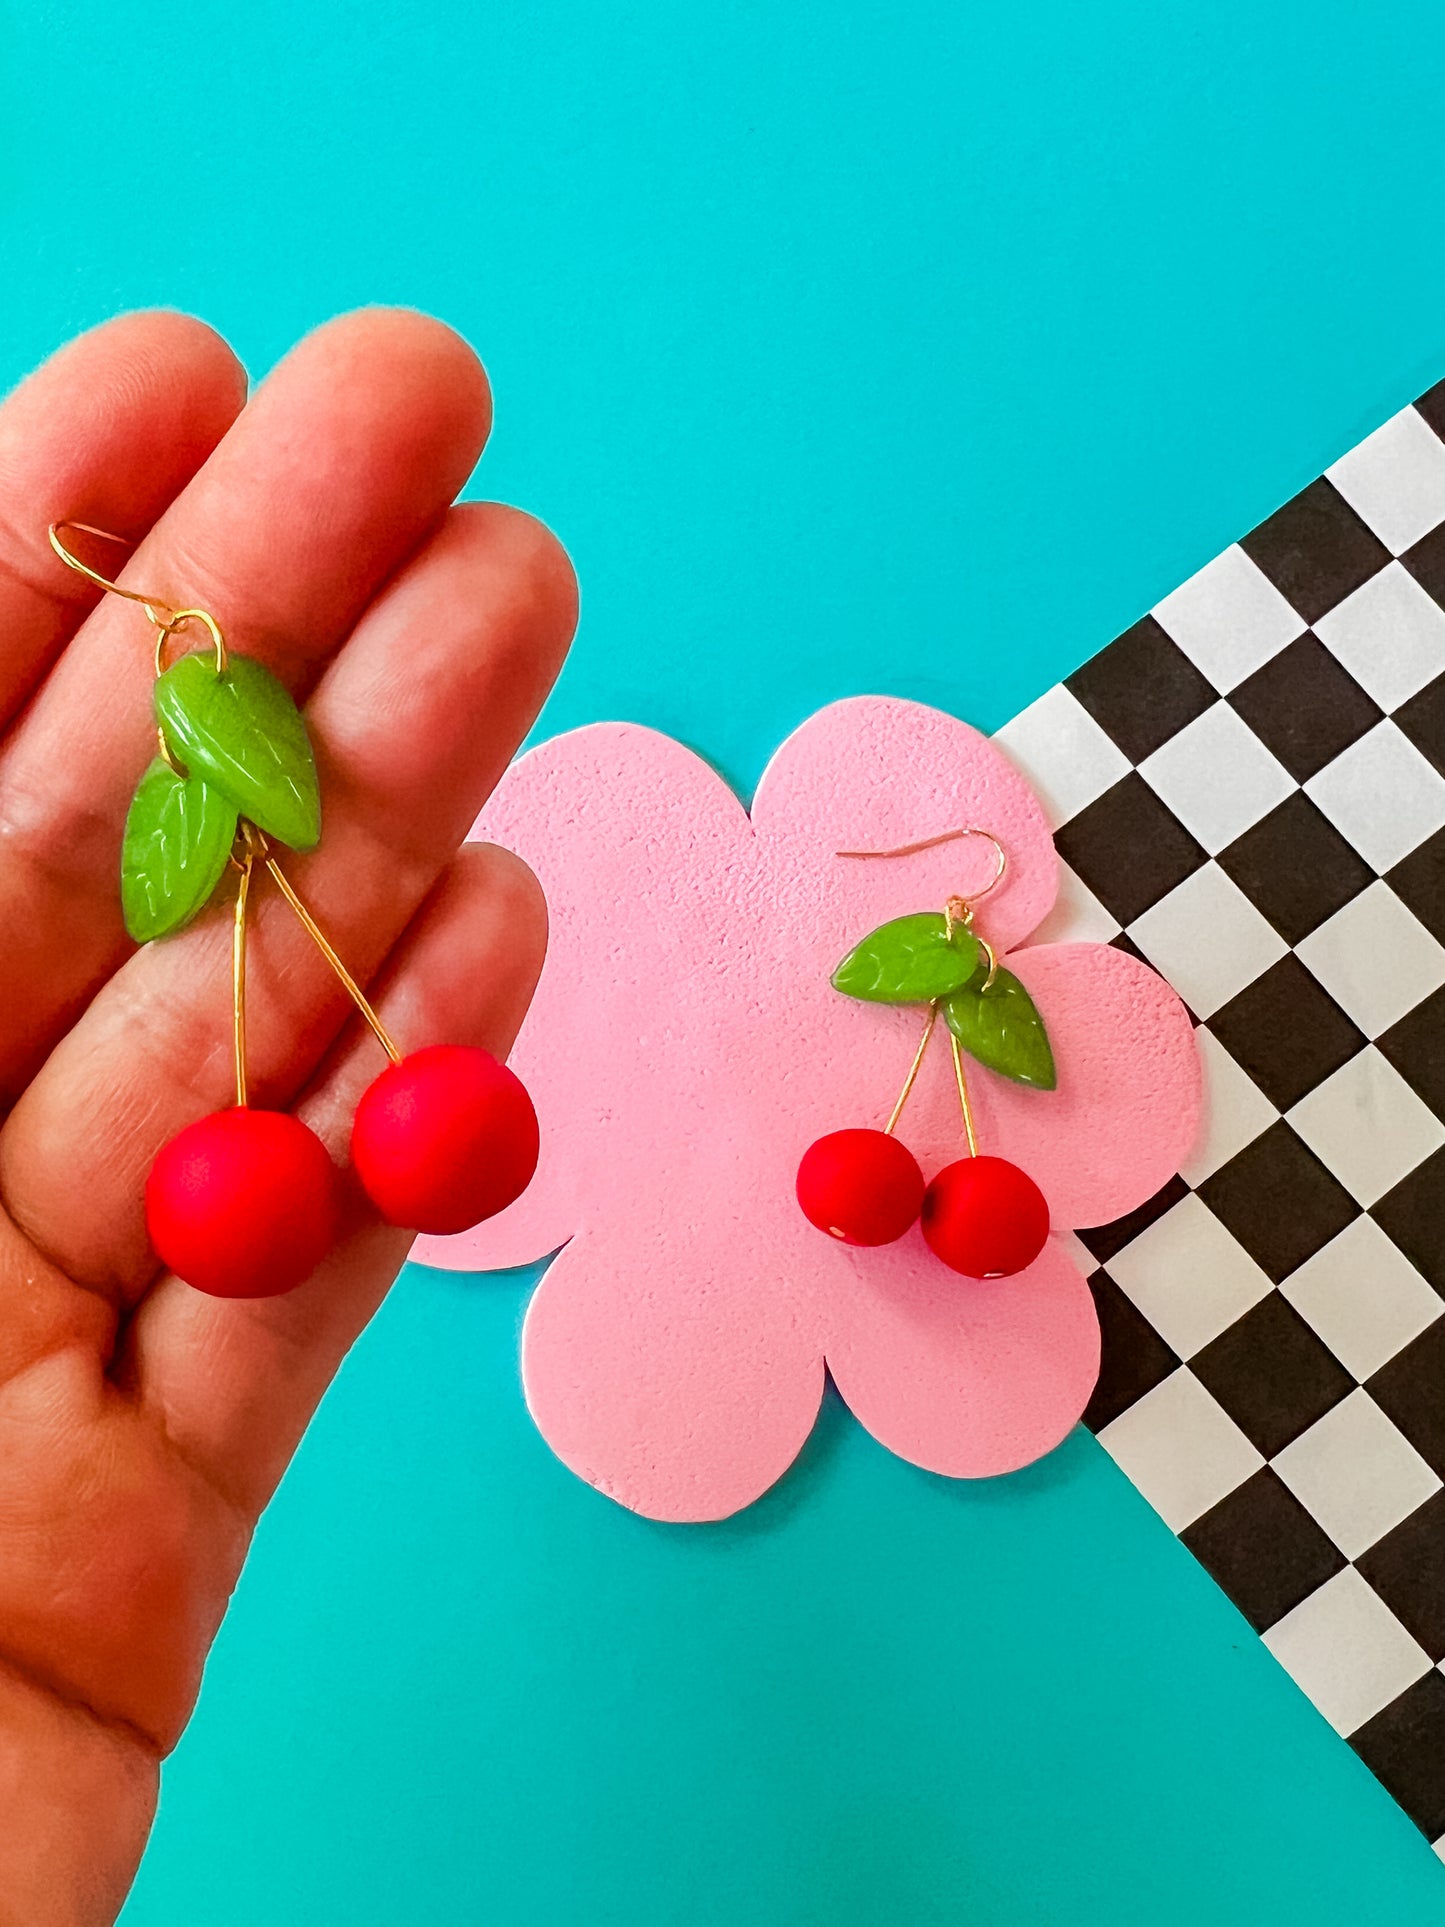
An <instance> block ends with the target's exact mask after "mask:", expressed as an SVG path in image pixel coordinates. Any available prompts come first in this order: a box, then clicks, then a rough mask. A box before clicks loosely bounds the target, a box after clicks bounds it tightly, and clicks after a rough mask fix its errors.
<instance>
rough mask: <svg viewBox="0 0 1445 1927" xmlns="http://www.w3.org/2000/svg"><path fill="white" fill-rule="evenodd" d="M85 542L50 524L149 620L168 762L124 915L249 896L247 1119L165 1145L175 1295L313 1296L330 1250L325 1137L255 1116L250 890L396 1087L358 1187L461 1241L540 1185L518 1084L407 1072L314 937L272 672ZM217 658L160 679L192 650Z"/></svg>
mask: <svg viewBox="0 0 1445 1927" xmlns="http://www.w3.org/2000/svg"><path fill="white" fill-rule="evenodd" d="M65 530H72V531H75V532H76V533H79V534H83V535H91V536H97V537H99V538H100V539H101V540H103V541H107V542H119V541H121V540H122V539H123V538H121V537H119V536H115V535H111V534H109V533H108V532H107V531H106V530H104V529H96V528H91V527H90V526H89V525H88V524H86V523H83V522H70V521H62V522H56V523H52V525H51V527H50V544H51V547H52V548H53V549H54V551H55V553H56V554H57V555H58V556H59V558H60V560H61V561H62V562H64V563H65V565H66V567H67V568H71V569H74V570H75V571H76V572H77V573H78V574H80V575H83V576H85V577H86V578H87V579H88V580H89V581H91V582H94V583H97V584H98V585H99V586H100V587H101V588H102V589H105V590H107V591H108V592H109V593H110V594H112V595H118V596H123V597H125V598H126V600H127V601H130V602H135V603H138V604H139V605H140V606H141V608H142V609H143V610H144V611H145V614H146V617H147V619H148V620H149V621H150V623H151V624H152V626H153V627H154V628H155V630H156V644H155V684H154V708H155V719H156V737H157V745H158V754H157V755H156V757H155V759H154V760H153V761H152V762H151V764H150V766H149V768H148V769H147V770H146V771H145V773H144V775H143V776H142V777H141V779H140V782H139V785H138V786H137V788H136V792H135V795H134V797H133V799H132V801H131V805H130V810H129V813H128V814H127V817H126V823H125V833H124V838H123V842H122V850H121V879H120V884H121V905H122V909H123V911H124V915H125V924H126V929H127V930H128V931H129V933H130V935H131V936H132V937H133V938H134V939H135V941H136V942H137V943H141V944H145V943H152V942H155V941H158V940H160V939H162V938H165V937H168V936H171V935H173V934H174V933H175V932H176V931H179V930H182V929H184V928H185V927H186V926H187V925H188V924H190V923H191V922H193V921H194V919H195V918H196V917H198V916H199V915H200V913H201V912H202V911H203V910H204V909H205V907H206V906H207V904H209V903H210V902H211V900H212V899H213V898H214V896H215V895H216V893H217V891H218V889H219V888H220V886H221V883H222V880H223V879H224V878H225V877H227V876H228V875H234V876H235V877H236V879H237V882H236V894H235V900H234V906H233V912H232V945H231V962H232V970H231V977H232V998H231V1031H232V1043H233V1051H234V1057H235V1074H236V1102H235V1104H234V1105H233V1106H230V1107H229V1108H227V1109H226V1110H223V1111H216V1112H213V1113H212V1114H211V1115H210V1116H209V1117H203V1118H200V1119H198V1120H197V1122H196V1123H194V1124H191V1125H188V1126H187V1127H186V1129H185V1130H183V1131H181V1132H180V1133H179V1134H178V1135H177V1136H175V1137H173V1138H172V1139H171V1140H170V1142H169V1143H168V1144H166V1145H164V1146H163V1147H162V1149H161V1151H160V1153H159V1154H158V1156H157V1157H156V1160H155V1162H154V1164H153V1165H152V1166H151V1171H150V1176H149V1178H148V1179H147V1182H146V1190H145V1209H146V1225H147V1229H148V1231H149V1234H150V1239H151V1243H152V1245H153V1246H154V1248H155V1251H156V1255H157V1256H158V1257H159V1258H160V1260H161V1261H162V1263H164V1264H165V1265H167V1266H168V1267H169V1268H170V1269H171V1270H172V1271H174V1272H175V1273H176V1274H177V1276H179V1277H180V1278H182V1279H184V1280H185V1281H186V1282H187V1283H188V1284H191V1285H194V1286H196V1287H197V1288H198V1289H199V1290H201V1291H205V1292H210V1293H212V1294H213V1295H215V1296H217V1297H222V1298H255V1297H269V1296H272V1295H274V1294H277V1293H280V1292H283V1291H289V1290H291V1289H292V1288H293V1287H295V1286H296V1285H299V1284H300V1283H301V1282H302V1281H303V1280H304V1279H306V1278H308V1277H309V1276H310V1275H311V1273H312V1272H313V1271H314V1270H315V1269H316V1266H317V1265H318V1264H319V1263H320V1262H321V1260H322V1259H323V1258H324V1257H325V1256H326V1254H327V1252H328V1251H329V1250H330V1249H331V1247H332V1246H333V1244H334V1243H335V1241H336V1238H337V1236H338V1232H339V1229H340V1224H341V1196H340V1182H339V1174H338V1172H337V1170H336V1167H335V1165H334V1164H333V1163H332V1161H331V1157H330V1154H329V1153H328V1152H327V1150H326V1148H325V1146H324V1145H323V1144H322V1142H321V1140H320V1138H318V1137H317V1136H316V1134H315V1132H314V1131H311V1130H310V1129H308V1127H307V1126H306V1125H305V1124H303V1123H302V1122H301V1120H300V1119H299V1118H297V1117H294V1116H292V1115H291V1114H290V1113H289V1112H285V1111H272V1110H262V1109H257V1108H254V1107H252V1106H251V1105H250V1104H249V1103H248V1101H247V1084H246V937H247V923H248V911H249V904H250V897H251V886H252V882H253V876H254V873H255V871H256V870H257V869H258V868H259V869H261V870H264V871H265V872H266V873H267V874H268V875H269V876H270V877H271V879H272V880H273V882H274V883H275V885H276V887H277V889H278V890H279V891H280V892H281V894H282V896H283V897H284V898H285V899H286V901H287V903H288V904H289V905H290V907H291V909H292V910H293V911H294V912H295V914H296V916H297V917H298V918H299V919H300V922H301V924H302V926H303V928H304V929H305V930H306V932H307V934H308V935H309V936H310V937H311V939H312V941H313V942H314V943H315V944H316V946H317V948H318V949H319V950H320V952H321V954H322V956H323V957H324V958H325V959H326V961H327V963H328V964H329V965H330V967H331V969H332V970H333V971H334V972H335V973H336V975H337V977H338V978H339V980H340V981H341V983H342V985H343V986H344V987H345V989H346V992H347V994H348V996H349V997H350V998H351V999H352V1001H353V1002H354V1003H355V1005H356V1007H357V1009H358V1010H359V1011H360V1012H361V1015H362V1016H363V1017H364V1018H365V1020H366V1022H367V1023H368V1024H369V1025H370V1027H371V1030H372V1032H373V1033H374V1035H375V1037H376V1039H377V1041H378V1043H380V1045H381V1047H382V1049H383V1050H384V1051H385V1052H386V1054H387V1056H388V1057H389V1058H390V1060H391V1061H390V1063H389V1065H388V1066H387V1068H386V1069H385V1070H384V1071H383V1072H382V1073H381V1075H380V1076H379V1077H378V1078H376V1080H375V1081H374V1082H373V1083H372V1084H371V1085H370V1086H369V1087H368V1088H367V1090H366V1091H365V1092H364V1093H363V1095H362V1098H361V1101H360V1103H359V1104H358V1106H357V1110H356V1117H355V1119H354V1122H353V1125H352V1133H351V1160H352V1165H353V1168H354V1170H355V1172H356V1176H357V1178H358V1179H359V1180H360V1183H361V1185H362V1187H363V1189H364V1190H365V1191H366V1192H367V1194H368V1195H369V1197H370V1198H371V1201H372V1203H373V1204H374V1205H375V1206H376V1208H377V1210H378V1212H379V1213H380V1215H381V1216H382V1218H383V1219H385V1220H386V1221H387V1222H388V1223H389V1224H394V1225H399V1226H403V1227H405V1228H408V1229H411V1230H414V1231H425V1232H431V1233H433V1234H447V1233H451V1232H457V1231H463V1230H466V1229H468V1228H469V1227H470V1226H472V1225H474V1224H478V1223H480V1222H481V1221H482V1220H483V1219H484V1218H489V1217H491V1216H493V1215H494V1214H495V1213H496V1212H498V1211H500V1210H502V1209H503V1207H504V1206H506V1205H508V1204H510V1203H512V1201H513V1200H514V1199H515V1198H517V1197H519V1196H520V1195H521V1193H522V1192H523V1191H524V1190H525V1189H526V1187H527V1185H528V1183H529V1182H530V1181H531V1177H532V1174H533V1171H534V1170H535V1169H536V1164H537V1153H538V1132H537V1117H536V1113H535V1111H534V1110H533V1108H532V1102H531V1099H530V1098H529V1097H528V1095H527V1092H526V1090H525V1089H524V1087H523V1085H522V1084H521V1082H520V1080H519V1079H518V1078H517V1077H516V1076H515V1075H514V1074H513V1073H512V1072H511V1071H510V1070H508V1069H507V1067H506V1066H505V1065H504V1064H501V1063H499V1062H498V1061H497V1059H496V1058H494V1057H493V1056H492V1055H491V1054H490V1052H488V1051H485V1050H480V1049H477V1048H475V1047H473V1046H470V1045H457V1044H433V1045H429V1046H427V1047H425V1048H423V1049H420V1050H416V1051H413V1052H411V1053H409V1054H408V1055H406V1056H403V1055H402V1053H401V1051H400V1050H399V1049H398V1047H397V1045H396V1043H395V1042H394V1041H393V1039H392V1038H391V1036H390V1035H389V1033H388V1031H387V1029H386V1027H385V1025H384V1024H383V1023H382V1021H381V1019H380V1018H379V1017H378V1016H377V1014H376V1011H375V1010H374V1009H373V1008H372V1005H371V1003H370V1001H369V1000H368V998H367V997H366V995H365V993H364V992H363V991H362V989H361V987H360V985H359V984H358V983H357V982H356V980H355V978H353V977H352V975H351V973H350V972H349V971H348V970H347V968H346V966H345V965H344V964H343V963H342V961H341V959H340V957H339V956H338V955H337V954H336V952H335V950H334V949H333V948H332V947H331V945H330V943H329V942H328V941H327V939H326V937H325V936H324V935H323V934H322V931H321V930H320V928H319V927H318V925H317V923H316V920H315V918H314V917H313V916H312V915H311V913H310V911H309V910H308V909H307V908H306V905H305V904H304V903H303V902H302V900H301V898H300V897H299V896H298V894H297V892H296V890H295V888H294V887H293V885H292V883H291V881H290V879H289V877H287V876H286V874H285V872H284V871H283V870H282V868H281V865H280V863H279V862H278V861H277V858H276V856H275V853H274V850H273V847H272V846H273V845H274V844H280V845H282V846H284V847H285V848H287V849H291V850H297V851H306V850H311V849H314V848H315V847H316V845H317V843H318V842H319V841H320V838H321V801H320V792H319V786H318V783H317V778H316V764H315V759H314V757H313V756H312V752H311V743H310V739H309V737H308V735H307V731H306V725H305V723H304V721H303V720H302V717H301V714H300V711H299V710H298V709H297V707H296V705H295V703H294V702H293V701H292V699H291V696H290V695H289V693H288V692H287V690H286V689H285V687H284V686H283V685H282V684H281V683H280V682H279V681H278V680H277V678H276V677H275V676H273V675H272V674H271V672H270V670H269V669H267V668H265V667H264V665H263V664H261V663H259V662H256V661H255V660H254V659H253V658H251V657H249V656H243V655H239V654H236V653H235V652H233V651H231V650H229V649H228V648H227V647H226V642H225V638H224V637H223V636H222V633H221V630H220V627H219V625H218V624H217V622H216V620H215V618H214V617H213V616H211V615H210V614H208V613H207V611H205V610H204V609H176V608H172V607H171V606H170V605H169V604H168V603H166V602H163V601H162V600H160V598H158V597H156V596H150V595H143V594H141V593H139V592H137V591H136V590H134V589H123V588H121V587H120V586H119V585H118V584H117V583H115V582H112V581H109V580H108V579H107V578H106V577H105V576H103V575H100V574H99V573H98V572H97V571H96V570H94V569H92V568H90V567H89V566H88V565H87V564H86V563H85V562H83V561H81V560H80V558H79V557H78V556H76V555H75V554H73V553H72V552H71V550H70V549H68V548H67V547H66V546H65V544H64V542H63V541H62V540H61V533H62V531H65ZM198 629H199V630H201V631H203V632H204V634H205V637H206V639H207V646H206V647H204V648H203V649H200V650H196V651H192V652H190V653H187V654H183V655H180V656H178V657H177V658H176V660H175V661H174V662H172V663H171V664H170V665H169V666H167V665H166V661H165V656H166V646H167V644H168V643H169V642H170V641H171V639H172V638H173V637H176V636H179V635H181V634H182V633H183V632H185V631H191V632H194V631H195V630H198Z"/></svg>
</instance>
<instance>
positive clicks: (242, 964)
mask: <svg viewBox="0 0 1445 1927" xmlns="http://www.w3.org/2000/svg"><path fill="white" fill-rule="evenodd" d="M255 861H256V856H255V852H254V851H253V850H250V849H248V850H247V852H246V855H245V858H244V860H243V862H242V863H241V866H240V867H241V882H240V887H239V888H238V889H237V891H236V915H235V921H234V923H233V924H232V926H231V1038H232V1043H233V1046H234V1049H235V1053H236V1102H237V1104H239V1105H240V1107H241V1109H242V1110H245V1108H246V901H247V898H248V897H249V896H250V894H251V870H252V868H253V866H254V864H255Z"/></svg>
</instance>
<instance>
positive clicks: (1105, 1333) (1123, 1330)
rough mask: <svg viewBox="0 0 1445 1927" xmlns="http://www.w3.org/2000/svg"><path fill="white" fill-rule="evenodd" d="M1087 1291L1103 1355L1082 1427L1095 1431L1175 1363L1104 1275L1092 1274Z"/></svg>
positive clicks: (1136, 1310) (1141, 1316)
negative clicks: (1094, 1313)
mask: <svg viewBox="0 0 1445 1927" xmlns="http://www.w3.org/2000/svg"><path fill="white" fill-rule="evenodd" d="M1089 1289H1090V1290H1091V1291H1092V1292H1093V1294H1094V1306H1095V1309H1096V1310H1097V1311H1098V1314H1099V1333H1100V1339H1101V1351H1100V1359H1099V1382H1098V1384H1097V1385H1096V1386H1095V1387H1094V1395H1093V1397H1092V1398H1091V1399H1090V1400H1089V1403H1088V1405H1087V1406H1086V1407H1085V1409H1084V1423H1085V1425H1087V1426H1088V1428H1089V1430H1090V1431H1091V1432H1097V1431H1099V1430H1101V1429H1102V1427H1104V1426H1106V1425H1107V1424H1108V1423H1109V1421H1110V1419H1116V1418H1118V1416H1119V1414H1120V1413H1121V1412H1127V1411H1128V1409H1129V1407H1130V1406H1131V1405H1134V1404H1136V1403H1137V1402H1138V1401H1139V1400H1140V1399H1141V1398H1143V1396H1144V1394H1145V1393H1146V1392H1152V1391H1153V1389H1154V1387H1155V1386H1156V1385H1158V1384H1160V1383H1162V1381H1163V1380H1164V1379H1166V1378H1168V1376H1169V1374H1170V1373H1171V1372H1172V1371H1173V1370H1175V1368H1176V1367H1177V1366H1178V1364H1179V1360H1178V1358H1177V1357H1176V1356H1175V1354H1174V1353H1173V1352H1172V1351H1171V1350H1170V1348H1169V1347H1168V1346H1167V1345H1166V1344H1165V1343H1164V1340H1163V1339H1162V1338H1161V1337H1160V1336H1159V1334H1158V1332H1156V1331H1155V1329H1154V1327H1153V1326H1152V1325H1151V1324H1150V1323H1149V1320H1148V1319H1147V1318H1146V1317H1145V1316H1144V1314H1143V1312H1141V1311H1140V1310H1139V1308H1138V1306H1137V1305H1135V1304H1133V1303H1132V1302H1131V1301H1130V1300H1129V1299H1128V1298H1126V1297H1125V1296H1124V1294H1123V1292H1122V1291H1120V1289H1119V1287H1118V1286H1117V1285H1116V1284H1115V1283H1114V1280H1113V1279H1112V1278H1111V1277H1110V1276H1109V1274H1108V1272H1107V1271H1096V1272H1095V1273H1094V1275H1093V1277H1092V1278H1090V1280H1089Z"/></svg>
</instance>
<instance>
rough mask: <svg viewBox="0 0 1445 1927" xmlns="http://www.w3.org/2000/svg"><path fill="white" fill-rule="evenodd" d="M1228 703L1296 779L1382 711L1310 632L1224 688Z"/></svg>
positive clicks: (1314, 770) (1304, 778) (1327, 759)
mask: <svg viewBox="0 0 1445 1927" xmlns="http://www.w3.org/2000/svg"><path fill="white" fill-rule="evenodd" d="M1229 703H1230V707H1231V708H1232V709H1236V710H1238V712H1239V714H1240V715H1241V716H1242V717H1243V718H1244V720H1245V721H1246V722H1247V723H1248V724H1249V726H1250V728H1251V729H1252V730H1253V731H1254V733H1255V735H1256V736H1258V737H1259V739H1260V741H1261V742H1262V743H1263V744H1264V745H1265V747H1266V748H1267V749H1269V750H1271V751H1272V752H1273V753H1274V755H1275V756H1276V757H1277V758H1278V759H1279V761H1280V762H1281V763H1283V764H1284V766H1285V768H1286V769H1287V770H1288V771H1289V773H1290V775H1291V776H1292V777H1293V778H1294V780H1295V781H1296V782H1297V783H1307V782H1308V781H1309V779H1310V778H1311V777H1312V776H1315V775H1317V774H1318V773H1319V771H1320V770H1322V769H1323V768H1324V766H1325V764H1326V763H1332V762H1333V761H1334V760H1335V758H1336V757H1337V756H1338V755H1339V753H1340V751H1341V750H1344V749H1348V748H1349V746H1350V744H1351V743H1355V742H1358V741H1359V739H1360V737H1361V736H1363V735H1364V734H1365V732H1366V731H1367V730H1370V729H1373V728H1374V726H1375V724H1376V723H1377V722H1379V720H1380V718H1381V716H1382V715H1383V714H1384V711H1383V710H1382V709H1381V708H1380V707H1379V705H1378V704H1377V703H1376V702H1375V701H1374V700H1373V698H1372V697H1370V696H1367V695H1366V694H1365V692H1364V690H1363V689H1361V687H1360V685H1359V684H1358V683H1357V682H1356V681H1355V679H1354V677H1353V676H1352V675H1350V674H1349V672H1348V671H1347V670H1346V669H1345V668H1343V666H1342V665H1341V664H1340V662H1339V660H1338V658H1337V657H1335V656H1332V655H1331V654H1330V652H1329V650H1328V649H1326V648H1325V646H1324V644H1323V643H1322V642H1321V641H1320V640H1319V638H1318V637H1317V636H1312V635H1303V636H1300V637H1299V638H1298V639H1297V640H1296V641H1294V642H1292V643H1291V644H1290V645H1289V647H1288V648H1287V649H1281V650H1280V652H1279V654H1278V655H1277V656H1271V658H1270V660H1269V661H1268V662H1267V663H1266V664H1265V665H1264V667H1263V669H1256V670H1255V672H1254V674H1253V675H1252V676H1248V677H1246V678H1245V680H1244V681H1243V682H1242V683H1240V685H1239V687H1238V688H1237V689H1232V690H1231V691H1230V692H1229Z"/></svg>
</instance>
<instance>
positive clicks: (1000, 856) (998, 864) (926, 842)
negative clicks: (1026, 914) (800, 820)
mask: <svg viewBox="0 0 1445 1927" xmlns="http://www.w3.org/2000/svg"><path fill="white" fill-rule="evenodd" d="M964 836H981V837H983V838H984V839H985V841H987V842H989V843H992V845H993V848H994V857H995V867H994V873H993V875H992V876H991V877H990V878H989V880H988V882H987V883H986V884H985V885H984V886H983V888H982V889H981V890H975V891H974V893H973V895H972V897H971V898H970V899H969V901H970V902H971V903H981V902H982V901H983V899H984V898H985V897H986V896H987V895H988V893H989V891H990V890H996V889H997V888H998V886H999V885H1000V884H1001V883H1002V882H1003V879H1004V872H1005V871H1006V870H1007V869H1008V853H1007V851H1006V850H1005V849H1004V847H1003V845H1002V843H1000V842H999V840H998V838H997V837H996V836H995V835H994V833H993V831H992V830H981V829H979V828H978V827H977V825H976V824H973V823H965V824H964V825H963V826H962V828H960V829H957V830H944V831H943V832H942V833H941V834H940V835H938V836H925V837H921V838H920V839H919V840H918V842H917V843H900V844H899V845H898V847H897V849H895V850H835V851H834V852H833V854H834V856H847V857H861V858H865V859H876V858H880V857H894V856H917V854H918V853H919V851H920V850H936V849H937V848H938V846H939V844H940V843H954V842H957V840H958V839H959V838H960V837H964Z"/></svg>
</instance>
